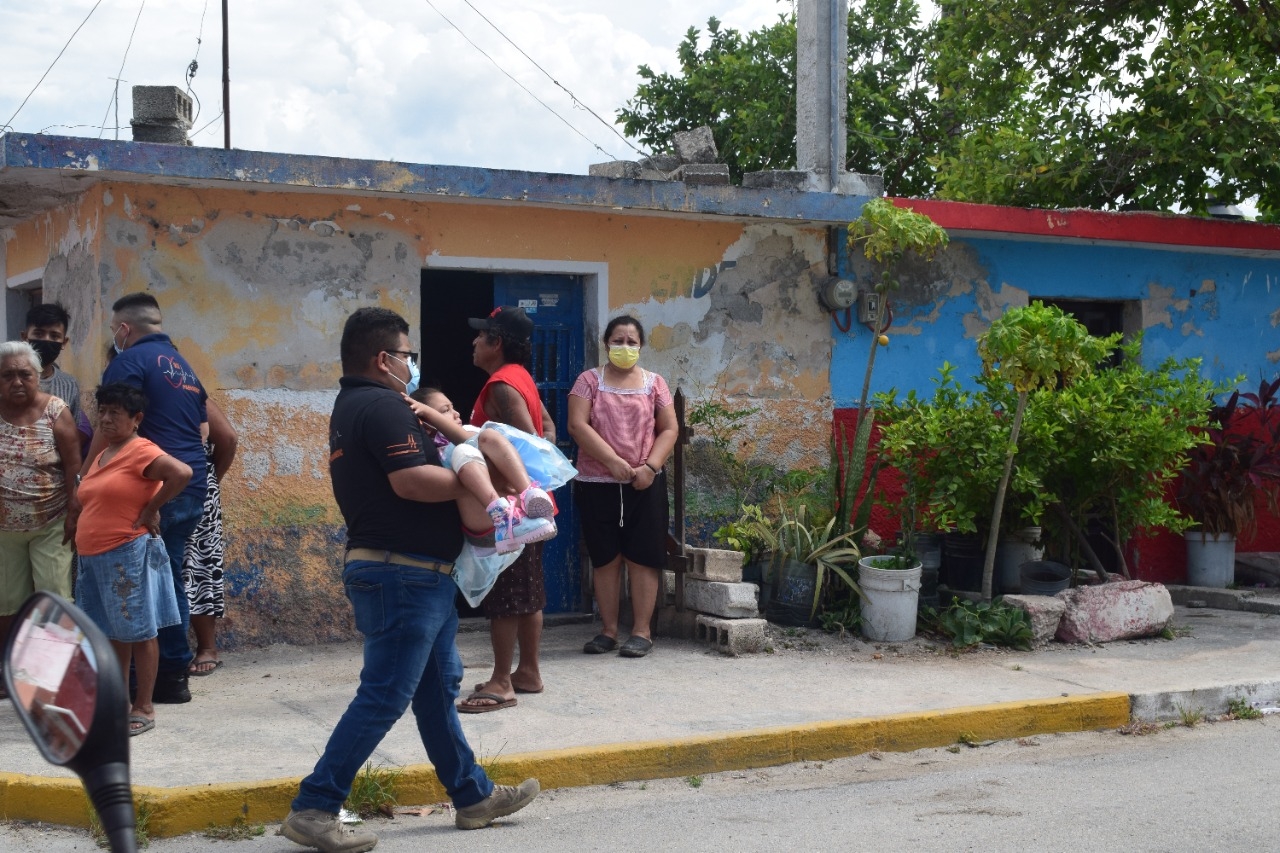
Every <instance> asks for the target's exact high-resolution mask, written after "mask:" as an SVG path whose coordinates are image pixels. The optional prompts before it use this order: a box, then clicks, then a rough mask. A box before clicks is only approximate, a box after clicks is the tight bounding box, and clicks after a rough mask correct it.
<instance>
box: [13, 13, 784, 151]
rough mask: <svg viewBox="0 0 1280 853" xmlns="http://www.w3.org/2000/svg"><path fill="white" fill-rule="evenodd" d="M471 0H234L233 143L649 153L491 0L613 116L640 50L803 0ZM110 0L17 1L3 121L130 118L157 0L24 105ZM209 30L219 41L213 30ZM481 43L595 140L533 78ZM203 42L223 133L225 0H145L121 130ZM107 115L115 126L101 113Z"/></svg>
mask: <svg viewBox="0 0 1280 853" xmlns="http://www.w3.org/2000/svg"><path fill="white" fill-rule="evenodd" d="M471 3H472V4H474V7H475V8H472V7H471V6H469V5H468V3H467V2H466V0H431V2H430V4H429V3H428V2H427V0H401V2H398V3H390V2H385V0H383V2H375V0H314V1H313V2H308V3H287V4H286V3H280V2H273V3H254V4H241V3H232V4H230V21H231V62H230V76H231V139H232V144H233V146H234V147H236V148H244V149H252V150H260V151H273V152H284V153H295V154H324V155H333V156H344V157H357V158H366V159H395V160H399V161H403V162H420V163H438V164H447V165H464V166H468V165H473V166H488V167H495V168H505V169H526V170H531V171H548V172H569V173H585V172H586V171H587V166H588V165H589V164H590V163H595V162H599V161H601V160H604V159H608V157H609V156H616V157H621V158H634V157H635V156H637V155H636V154H635V153H634V152H633V151H631V150H630V149H629V148H628V147H627V145H626V144H625V143H624V142H623V141H622V140H621V139H619V138H618V136H616V135H615V134H614V133H613V132H612V131H611V130H610V128H609V127H607V126H606V125H605V124H602V123H601V122H600V121H597V120H596V119H595V118H593V117H592V116H591V115H590V114H589V113H588V112H587V111H586V110H585V109H582V108H580V107H575V105H574V102H573V100H572V99H571V98H570V96H569V95H568V94H566V93H565V92H564V91H562V90H561V89H560V88H558V87H557V86H556V85H555V84H554V83H553V82H552V81H551V80H550V79H548V78H547V76H545V75H544V74H543V73H542V72H540V71H539V70H538V69H537V68H535V67H534V65H533V64H531V63H530V61H529V60H528V59H526V58H525V57H523V56H521V55H520V53H519V51H517V49H516V48H515V47H513V46H512V45H511V44H510V43H508V42H507V41H506V40H505V39H504V38H503V37H502V36H501V35H500V34H499V33H498V32H495V30H494V29H493V28H492V27H491V26H490V25H489V24H487V23H485V21H484V20H483V19H481V18H480V17H479V15H478V14H477V12H476V9H478V10H479V11H480V12H483V14H484V15H485V16H486V17H487V18H489V20H491V21H492V22H493V23H494V24H496V25H497V26H498V27H500V28H501V30H502V31H503V32H504V33H505V34H506V35H507V36H508V37H510V39H511V40H512V41H514V42H515V43H516V44H518V45H519V46H520V48H521V49H523V50H524V51H525V53H527V54H529V56H531V57H532V58H533V59H534V60H536V62H537V63H538V64H539V65H541V66H542V67H543V68H544V69H546V71H547V72H548V73H549V74H550V75H551V76H552V77H554V78H555V80H557V81H559V83H560V84H562V85H563V86H564V88H565V89H568V90H569V91H571V92H572V93H573V94H574V95H575V96H576V97H577V98H578V100H579V101H580V102H581V104H584V105H586V106H587V107H590V109H591V110H594V111H595V113H597V114H598V115H599V116H601V117H602V118H603V119H605V121H607V122H610V123H611V122H612V120H613V118H614V116H615V113H616V110H617V109H618V107H620V106H621V105H622V104H623V103H625V101H626V100H627V99H628V98H630V97H631V96H632V95H633V94H634V92H635V89H636V86H637V85H638V83H639V78H638V77H637V76H636V68H637V67H638V66H639V65H641V64H647V65H649V66H651V67H652V68H654V69H655V70H671V69H673V68H674V66H675V64H676V59H675V49H676V46H677V45H678V44H679V42H680V40H681V38H682V37H683V35H684V32H685V30H686V29H688V28H689V27H690V26H695V27H697V28H698V29H700V30H705V25H706V21H707V19H708V18H709V17H711V16H713V15H714V16H716V17H717V18H720V19H721V20H722V21H723V22H724V24H725V25H726V26H730V27H735V28H737V29H740V30H743V31H746V30H751V29H755V28H757V27H760V26H762V25H764V24H767V23H771V22H773V21H774V20H776V18H777V16H778V15H779V14H785V13H788V12H790V10H791V2H790V0H734V2H732V3H725V2H724V0H639V2H637V0H558V2H553V0H471ZM93 4H94V0H45V2H41V3H16V2H14V3H10V2H5V3H2V4H0V56H3V57H4V63H3V72H4V73H3V74H0V122H3V121H7V120H8V119H9V117H10V116H11V115H13V114H14V113H15V112H17V117H16V118H15V119H14V120H13V122H12V125H13V129H14V130H18V131H22V132H27V133H34V132H39V131H44V132H47V133H61V134H68V135H75V136H90V137H97V136H99V135H101V136H103V137H105V138H113V137H115V136H116V134H117V131H116V129H115V127H114V125H115V110H114V109H109V105H110V104H111V96H112V89H113V87H114V85H115V84H114V83H113V81H112V80H111V79H110V78H113V77H115V76H116V73H117V71H118V70H119V68H120V62H121V59H122V57H123V55H124V50H125V45H126V43H127V42H128V40H129V35H130V30H131V29H132V27H133V24H134V20H135V18H136V17H137V15H138V9H139V7H140V6H141V5H142V0H102V2H101V5H100V6H99V7H98V9H97V10H96V11H95V12H94V13H93V15H92V17H90V18H89V20H88V23H86V24H85V25H84V27H83V29H81V31H80V32H79V34H78V35H77V36H76V37H75V39H74V41H72V42H71V44H70V46H69V47H68V48H67V51H66V53H65V54H64V55H63V56H62V58H61V59H60V60H59V61H58V63H57V65H56V66H55V67H54V68H53V70H52V71H51V72H50V73H49V76H48V77H47V79H46V80H45V81H44V82H43V83H42V84H41V85H40V86H39V87H38V88H37V89H36V91H35V93H34V94H33V95H32V96H31V98H30V100H29V101H28V102H27V103H26V105H25V106H23V107H22V108H21V111H18V110H19V104H21V103H22V100H23V98H25V97H26V96H27V95H28V93H29V92H30V91H31V89H32V87H33V86H35V84H36V81H37V80H38V79H39V78H40V75H41V74H42V73H44V71H45V69H46V68H48V66H49V63H50V62H52V61H53V58H54V57H55V56H56V55H57V53H58V51H59V50H60V49H61V48H62V47H63V45H64V44H65V43H66V41H67V39H68V37H69V36H70V35H71V33H72V31H73V30H74V29H75V28H76V27H77V26H78V25H79V24H80V23H81V22H82V21H83V20H84V19H85V16H86V15H87V14H88V12H89V10H90V9H91V8H92V7H93ZM432 5H434V6H435V9H433V8H432ZM725 7H730V8H728V9H726V8H725ZM436 9H438V10H439V12H437V11H436ZM440 13H443V14H444V15H447V16H448V17H449V18H450V19H451V20H452V21H453V22H454V23H455V24H457V26H458V27H459V28H460V29H461V30H462V31H463V32H465V34H466V36H467V37H469V38H470V39H471V40H472V41H474V42H475V43H476V45H478V48H479V49H477V47H473V46H472V45H471V44H469V43H468V42H467V41H466V39H464V38H463V36H462V35H460V34H459V33H458V31H457V30H456V29H454V28H453V27H452V26H450V25H449V24H448V23H446V21H445V20H444V18H443V17H442V16H441V14H440ZM202 16H203V30H201V27H202V24H201V19H202ZM201 32H202V38H203V42H202V43H201V44H199V45H197V42H196V39H197V35H198V34H201ZM480 50H483V51H484V52H485V53H487V54H488V55H489V56H490V57H492V58H493V60H494V61H496V62H497V63H498V64H499V65H501V66H502V68H503V69H505V70H506V71H507V72H509V73H510V75H511V76H512V77H514V78H515V79H516V80H518V81H519V82H520V84H522V85H523V86H525V87H527V88H528V89H529V90H530V91H532V92H533V94H534V95H536V96H537V98H539V99H541V100H542V101H544V102H545V103H546V104H547V105H548V106H550V107H551V108H552V109H554V110H555V112H556V113H559V114H560V115H561V116H563V117H564V118H565V119H566V120H568V121H569V122H570V123H571V124H572V125H573V126H574V127H576V128H577V129H578V130H579V131H581V133H582V134H583V135H585V136H586V137H587V138H588V139H589V140H590V142H588V141H586V140H584V139H583V138H582V136H579V135H578V134H577V133H575V132H574V131H573V130H571V129H570V128H569V127H566V126H565V124H564V123H563V122H562V121H561V120H560V119H558V118H557V117H556V116H555V115H552V114H551V113H550V112H548V110H547V109H546V108H544V107H543V106H541V105H540V104H539V103H538V102H537V101H536V100H534V98H533V97H532V96H531V95H529V94H527V93H526V92H524V91H523V90H521V89H520V87H519V86H517V84H516V83H514V82H512V80H511V79H509V78H508V77H507V76H506V75H504V74H503V72H502V71H501V70H499V68H497V67H496V66H495V65H494V63H493V62H490V61H489V60H488V59H486V58H485V56H484V55H482V54H481V53H480ZM197 55H198V59H199V70H198V71H197V74H196V76H195V80H194V83H193V86H192V88H193V91H194V93H195V95H196V97H197V98H198V99H199V102H200V114H199V117H198V118H197V121H196V129H197V130H201V132H200V133H199V134H198V135H197V136H196V137H195V142H196V144H198V145H204V146H210V147H220V146H221V145H222V139H223V127H222V123H221V121H215V122H213V124H210V122H211V121H213V120H214V119H215V117H216V116H217V115H218V113H219V112H220V110H221V107H222V68H221V57H222V26H221V2H220V0H207V3H206V2H205V0H146V5H145V7H144V8H143V12H142V17H141V21H140V23H139V25H138V30H137V33H136V35H135V36H134V38H133V45H132V47H131V48H130V50H129V56H128V61H127V63H126V64H125V68H124V73H123V75H122V76H123V78H124V80H125V81H127V82H125V83H124V84H122V85H121V87H120V105H119V117H120V124H121V125H122V127H121V128H120V130H119V138H121V139H129V138H131V133H130V129H129V124H128V120H129V117H130V116H131V114H132V99H131V95H130V87H131V86H133V85H136V84H144V85H176V86H180V87H182V86H185V82H184V73H185V71H186V68H187V64H188V63H189V62H190V61H191V60H192V59H193V58H195V57H197ZM104 115H106V117H107V122H106V123H107V125H108V127H107V128H106V129H105V130H99V126H100V125H101V124H102V123H103V116H104ZM615 127H616V126H615ZM595 145H598V146H600V148H603V149H604V150H605V151H606V152H608V155H607V156H606V155H605V154H602V153H601V152H600V151H599V150H597V149H596V148H595V147H594V146H595ZM637 147H639V146H637Z"/></svg>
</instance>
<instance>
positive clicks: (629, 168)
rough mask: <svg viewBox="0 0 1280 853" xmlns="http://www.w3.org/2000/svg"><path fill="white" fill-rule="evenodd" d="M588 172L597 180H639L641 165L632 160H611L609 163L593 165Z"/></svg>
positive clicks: (588, 168)
mask: <svg viewBox="0 0 1280 853" xmlns="http://www.w3.org/2000/svg"><path fill="white" fill-rule="evenodd" d="M587 172H588V174H590V175H592V176H594V177H597V178H638V177H640V164H639V163H636V162H634V161H632V160H610V161H609V162H608V163H592V164H591V165H590V166H588V167H587Z"/></svg>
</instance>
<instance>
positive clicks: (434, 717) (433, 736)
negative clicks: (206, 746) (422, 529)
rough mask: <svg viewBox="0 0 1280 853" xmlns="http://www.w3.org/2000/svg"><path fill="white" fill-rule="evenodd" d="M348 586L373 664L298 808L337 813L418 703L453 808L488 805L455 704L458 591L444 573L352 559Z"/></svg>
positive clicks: (421, 729) (368, 662)
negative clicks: (366, 767) (391, 733)
mask: <svg viewBox="0 0 1280 853" xmlns="http://www.w3.org/2000/svg"><path fill="white" fill-rule="evenodd" d="M342 580H343V583H344V584H345V586H346V592H347V598H348V599H349V600H350V601H351V607H352V609H353V610H354V611H355V618H356V628H358V629H359V630H360V633H362V634H364V668H363V669H361V670H360V686H359V687H358V688H356V696H355V698H354V699H352V700H351V704H350V705H348V706H347V710H346V711H345V712H343V714H342V719H340V720H338V725H337V726H336V727H335V728H334V730H333V734H331V735H330V736H329V743H328V744H326V745H325V748H324V754H323V755H321V756H320V760H319V761H318V762H316V767H315V769H314V770H312V771H311V775H310V776H308V777H307V778H305V779H303V780H302V784H301V786H300V787H299V789H298V796H297V797H296V798H295V799H294V801H293V808H294V810H295V811H301V810H302V809H319V810H320V811H323V812H328V813H330V814H336V813H337V812H338V810H339V809H340V808H341V807H342V804H343V802H345V801H346V799H347V795H348V794H349V793H351V783H352V781H353V780H354V779H355V778H356V773H358V772H359V771H360V768H361V767H362V766H363V765H364V763H365V762H366V761H367V760H368V759H369V756H370V755H372V754H373V751H374V750H375V749H376V748H377V747H378V744H379V743H381V742H382V739H383V738H384V737H386V734H387V732H389V731H390V730H391V727H392V726H393V725H395V723H396V721H397V720H399V719H400V718H401V717H402V716H404V712H405V710H406V709H407V708H409V707H410V705H412V707H413V716H414V717H415V718H416V720H417V722H418V735H419V737H421V738H422V745H423V746H424V747H426V750H427V758H428V759H430V761H431V764H432V766H433V767H434V768H435V771H436V776H437V777H438V778H439V779H440V783H441V784H442V785H444V788H445V790H446V791H448V793H449V797H450V798H451V799H452V800H453V804H454V805H455V806H456V807H458V808H466V807H467V806H472V805H475V804H476V803H478V802H480V801H481V800H483V799H485V798H486V797H488V796H489V795H490V794H491V793H493V783H492V782H490V781H489V777H488V776H486V775H485V772H484V770H482V769H481V768H480V766H479V765H478V764H476V761H475V755H474V754H473V753H472V752H471V747H470V746H468V745H467V738H466V735H464V734H463V732H462V724H461V722H460V721H459V720H458V709H457V708H456V707H455V706H454V701H455V700H456V699H457V698H458V687H459V685H460V684H461V683H462V658H460V657H459V656H458V646H457V642H456V641H457V633H458V610H457V607H456V605H455V603H454V600H455V597H456V596H457V593H458V589H457V587H456V586H455V585H454V583H453V581H452V580H451V579H450V578H449V576H448V575H443V574H440V573H439V572H432V571H428V570H426V569H418V568H413V567H410V566H398V565H395V564H393V563H375V562H370V561H368V560H352V561H351V562H349V563H347V568H346V571H345V572H343V575H342Z"/></svg>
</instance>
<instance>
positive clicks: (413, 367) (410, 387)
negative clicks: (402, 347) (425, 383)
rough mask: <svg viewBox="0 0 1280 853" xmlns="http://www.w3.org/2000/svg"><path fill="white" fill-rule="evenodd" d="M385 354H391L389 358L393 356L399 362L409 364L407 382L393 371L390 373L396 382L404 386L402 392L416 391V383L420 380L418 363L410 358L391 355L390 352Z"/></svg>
mask: <svg viewBox="0 0 1280 853" xmlns="http://www.w3.org/2000/svg"><path fill="white" fill-rule="evenodd" d="M387 355H389V356H391V358H395V359H396V361H398V362H400V363H401V364H405V365H408V366H409V381H408V382H405V381H404V380H403V379H401V378H400V377H399V376H396V375H395V374H394V373H393V374H391V375H392V377H394V378H395V380H396V381H397V382H399V383H400V384H401V385H403V386H404V393H406V394H412V393H413V392H414V391H417V390H418V383H419V382H420V381H421V380H422V374H421V373H419V372H418V363H417V362H416V361H414V360H413V359H411V358H409V359H403V358H396V357H395V356H394V355H391V353H387Z"/></svg>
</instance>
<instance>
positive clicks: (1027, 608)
mask: <svg viewBox="0 0 1280 853" xmlns="http://www.w3.org/2000/svg"><path fill="white" fill-rule="evenodd" d="M1004 603H1005V604H1007V605H1009V606H1010V607H1016V608H1018V609H1019V610H1021V611H1023V612H1024V613H1026V614H1027V616H1028V617H1029V618H1030V619H1031V637H1032V639H1031V641H1032V642H1033V643H1034V644H1035V645H1037V646H1040V645H1043V644H1045V643H1049V642H1052V641H1053V638H1054V637H1055V636H1056V635H1057V633H1058V625H1059V624H1060V623H1061V622H1062V614H1063V613H1065V612H1066V610H1067V604H1066V602H1065V601H1063V600H1062V599H1060V598H1057V597H1056V596H1051V595H1006V596H1005V597H1004Z"/></svg>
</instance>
